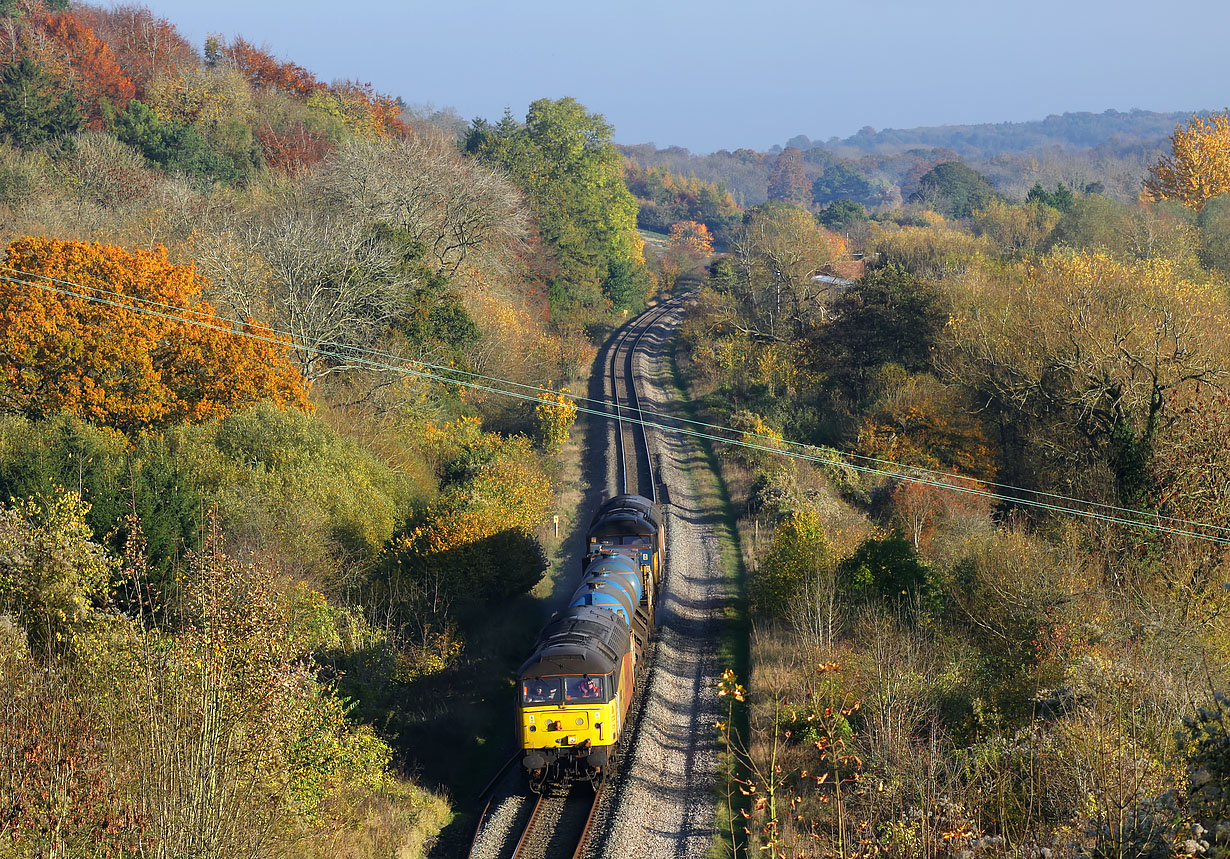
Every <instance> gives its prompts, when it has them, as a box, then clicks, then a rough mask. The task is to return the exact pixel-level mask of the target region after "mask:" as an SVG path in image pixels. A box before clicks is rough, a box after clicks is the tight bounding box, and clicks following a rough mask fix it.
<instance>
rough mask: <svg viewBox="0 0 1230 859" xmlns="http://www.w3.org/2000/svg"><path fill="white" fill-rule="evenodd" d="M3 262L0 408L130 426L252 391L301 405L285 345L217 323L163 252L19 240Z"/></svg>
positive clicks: (214, 408)
mask: <svg viewBox="0 0 1230 859" xmlns="http://www.w3.org/2000/svg"><path fill="white" fill-rule="evenodd" d="M5 267H6V269H7V271H8V277H7V279H6V281H5V282H4V283H3V284H0V313H3V315H4V318H5V321H6V325H5V327H4V330H3V333H2V334H0V360H2V362H3V364H2V370H0V373H2V375H0V382H2V387H3V399H4V403H5V406H6V408H10V409H15V410H17V411H21V412H25V413H27V414H29V415H32V416H35V417H38V416H42V415H47V414H51V413H54V412H57V411H69V412H72V413H74V414H78V415H81V416H82V417H85V418H87V419H89V420H92V421H96V422H99V423H104V424H109V425H113V426H116V427H119V428H121V429H124V430H127V431H132V430H139V429H142V428H145V427H150V426H156V425H160V424H165V423H169V422H175V421H185V420H189V421H199V420H204V419H207V418H210V417H216V416H221V415H225V414H227V413H229V412H230V411H233V410H234V409H237V408H241V407H242V406H244V405H247V404H248V403H252V402H256V401H259V400H264V399H272V400H273V401H274V402H277V403H279V404H285V405H291V406H296V407H299V408H306V407H307V406H308V403H307V399H306V390H305V386H304V383H303V379H302V377H301V376H300V375H299V374H298V373H297V372H296V371H295V370H294V369H293V368H292V367H291V365H290V364H289V363H288V362H287V360H286V356H285V349H286V346H285V345H284V344H282V343H281V342H279V339H278V338H276V337H274V336H273V334H272V333H271V332H270V331H269V329H268V328H265V327H263V326H261V325H260V324H258V323H256V322H252V321H249V322H248V323H246V324H245V325H244V326H243V328H242V329H241V330H240V331H231V330H229V325H228V324H227V323H225V322H224V321H222V320H219V319H218V317H217V316H215V315H214V312H213V309H212V308H211V307H210V306H209V305H208V304H206V303H204V302H202V301H200V300H199V298H198V297H197V296H198V294H199V293H200V291H201V288H202V287H203V285H204V281H203V279H202V278H201V277H200V275H198V274H197V273H196V270H195V269H194V268H193V267H192V266H190V265H188V266H182V265H173V264H172V263H170V262H169V261H168V260H167V256H166V252H165V251H164V250H159V251H158V252H155V253H149V252H145V251H136V252H131V253H130V252H128V251H125V250H123V249H121V248H117V247H111V246H104V245H99V244H93V245H90V244H86V243H84V242H72V241H61V240H58V239H42V238H24V239H20V240H18V241H16V242H14V243H13V244H11V245H10V246H9V249H8V254H7V256H6V258H5ZM138 308H141V309H147V310H156V311H157V313H159V314H164V315H161V316H160V315H154V314H151V313H143V312H140V310H138ZM245 335H246V336H245Z"/></svg>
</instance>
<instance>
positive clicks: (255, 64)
mask: <svg viewBox="0 0 1230 859" xmlns="http://www.w3.org/2000/svg"><path fill="white" fill-rule="evenodd" d="M205 58H206V60H208V61H210V62H218V61H219V60H225V61H227V62H230V63H231V64H233V65H234V66H235V68H237V69H239V71H240V72H242V73H243V75H244V77H246V78H247V79H248V82H249V83H251V84H252V86H254V87H264V86H270V87H274V88H276V89H280V90H283V91H285V92H290V93H295V94H296V95H307V94H308V93H311V92H315V91H316V90H318V89H325V85H324V84H322V83H321V82H320V81H318V80H316V76H315V75H313V74H312V73H311V72H310V71H308V70H307V69H305V68H304V67H303V66H300V65H297V64H295V63H290V62H287V63H279V62H278V61H277V60H275V59H274V58H273V57H272V56H270V55H269V54H268V53H266V52H265V51H262V50H260V49H259V48H257V47H255V46H253V45H250V44H248V43H247V42H245V41H244V40H243V39H242V38H240V37H239V36H236V37H235V39H234V41H232V42H231V43H230V44H229V45H226V44H223V43H222V41H221V39H220V38H219V37H217V36H210V37H209V39H207V40H206V42H205Z"/></svg>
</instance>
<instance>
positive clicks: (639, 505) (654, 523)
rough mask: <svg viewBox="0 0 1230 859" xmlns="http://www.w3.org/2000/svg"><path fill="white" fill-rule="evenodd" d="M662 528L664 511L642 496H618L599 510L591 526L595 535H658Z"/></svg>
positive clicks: (590, 530) (591, 532)
mask: <svg viewBox="0 0 1230 859" xmlns="http://www.w3.org/2000/svg"><path fill="white" fill-rule="evenodd" d="M661 528H662V510H661V508H659V507H658V505H657V504H654V503H653V502H652V501H650V500H649V499H648V498H645V497H644V496H642V495H616V496H615V497H614V498H612V499H610V500H609V501H607V502H606V503H605V504H603V505H602V506H601V507H599V508H598V512H597V513H595V514H594V520H593V522H592V523H591V524H590V526H589V532H590V534H591V535H593V534H599V533H601V534H614V533H626V534H656V533H657V532H658V531H659V530H661Z"/></svg>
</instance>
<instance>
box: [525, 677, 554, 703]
mask: <svg viewBox="0 0 1230 859" xmlns="http://www.w3.org/2000/svg"><path fill="white" fill-rule="evenodd" d="M524 694H525V703H527V704H554V703H556V702H557V701H558V700H559V680H545V679H543V678H542V677H535V678H534V679H533V680H526V681H525V689H524Z"/></svg>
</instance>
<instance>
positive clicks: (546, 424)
mask: <svg viewBox="0 0 1230 859" xmlns="http://www.w3.org/2000/svg"><path fill="white" fill-rule="evenodd" d="M534 417H535V418H537V420H538V435H539V439H540V441H541V443H542V447H543V450H545V451H546V452H547V453H548V454H550V455H552V456H554V455H555V454H558V453H559V452H560V450H562V449H563V447H564V445H565V444H566V443H567V442H568V433H569V432H570V431H571V430H572V425H573V424H574V423H576V420H577V403H576V400H575V399H573V398H572V397H570V396H568V395H567V394H565V393H564V392H562V391H553V390H551V389H550V388H547V389H546V390H544V391H542V392H541V393H539V394H538V405H537V406H535V407H534Z"/></svg>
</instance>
